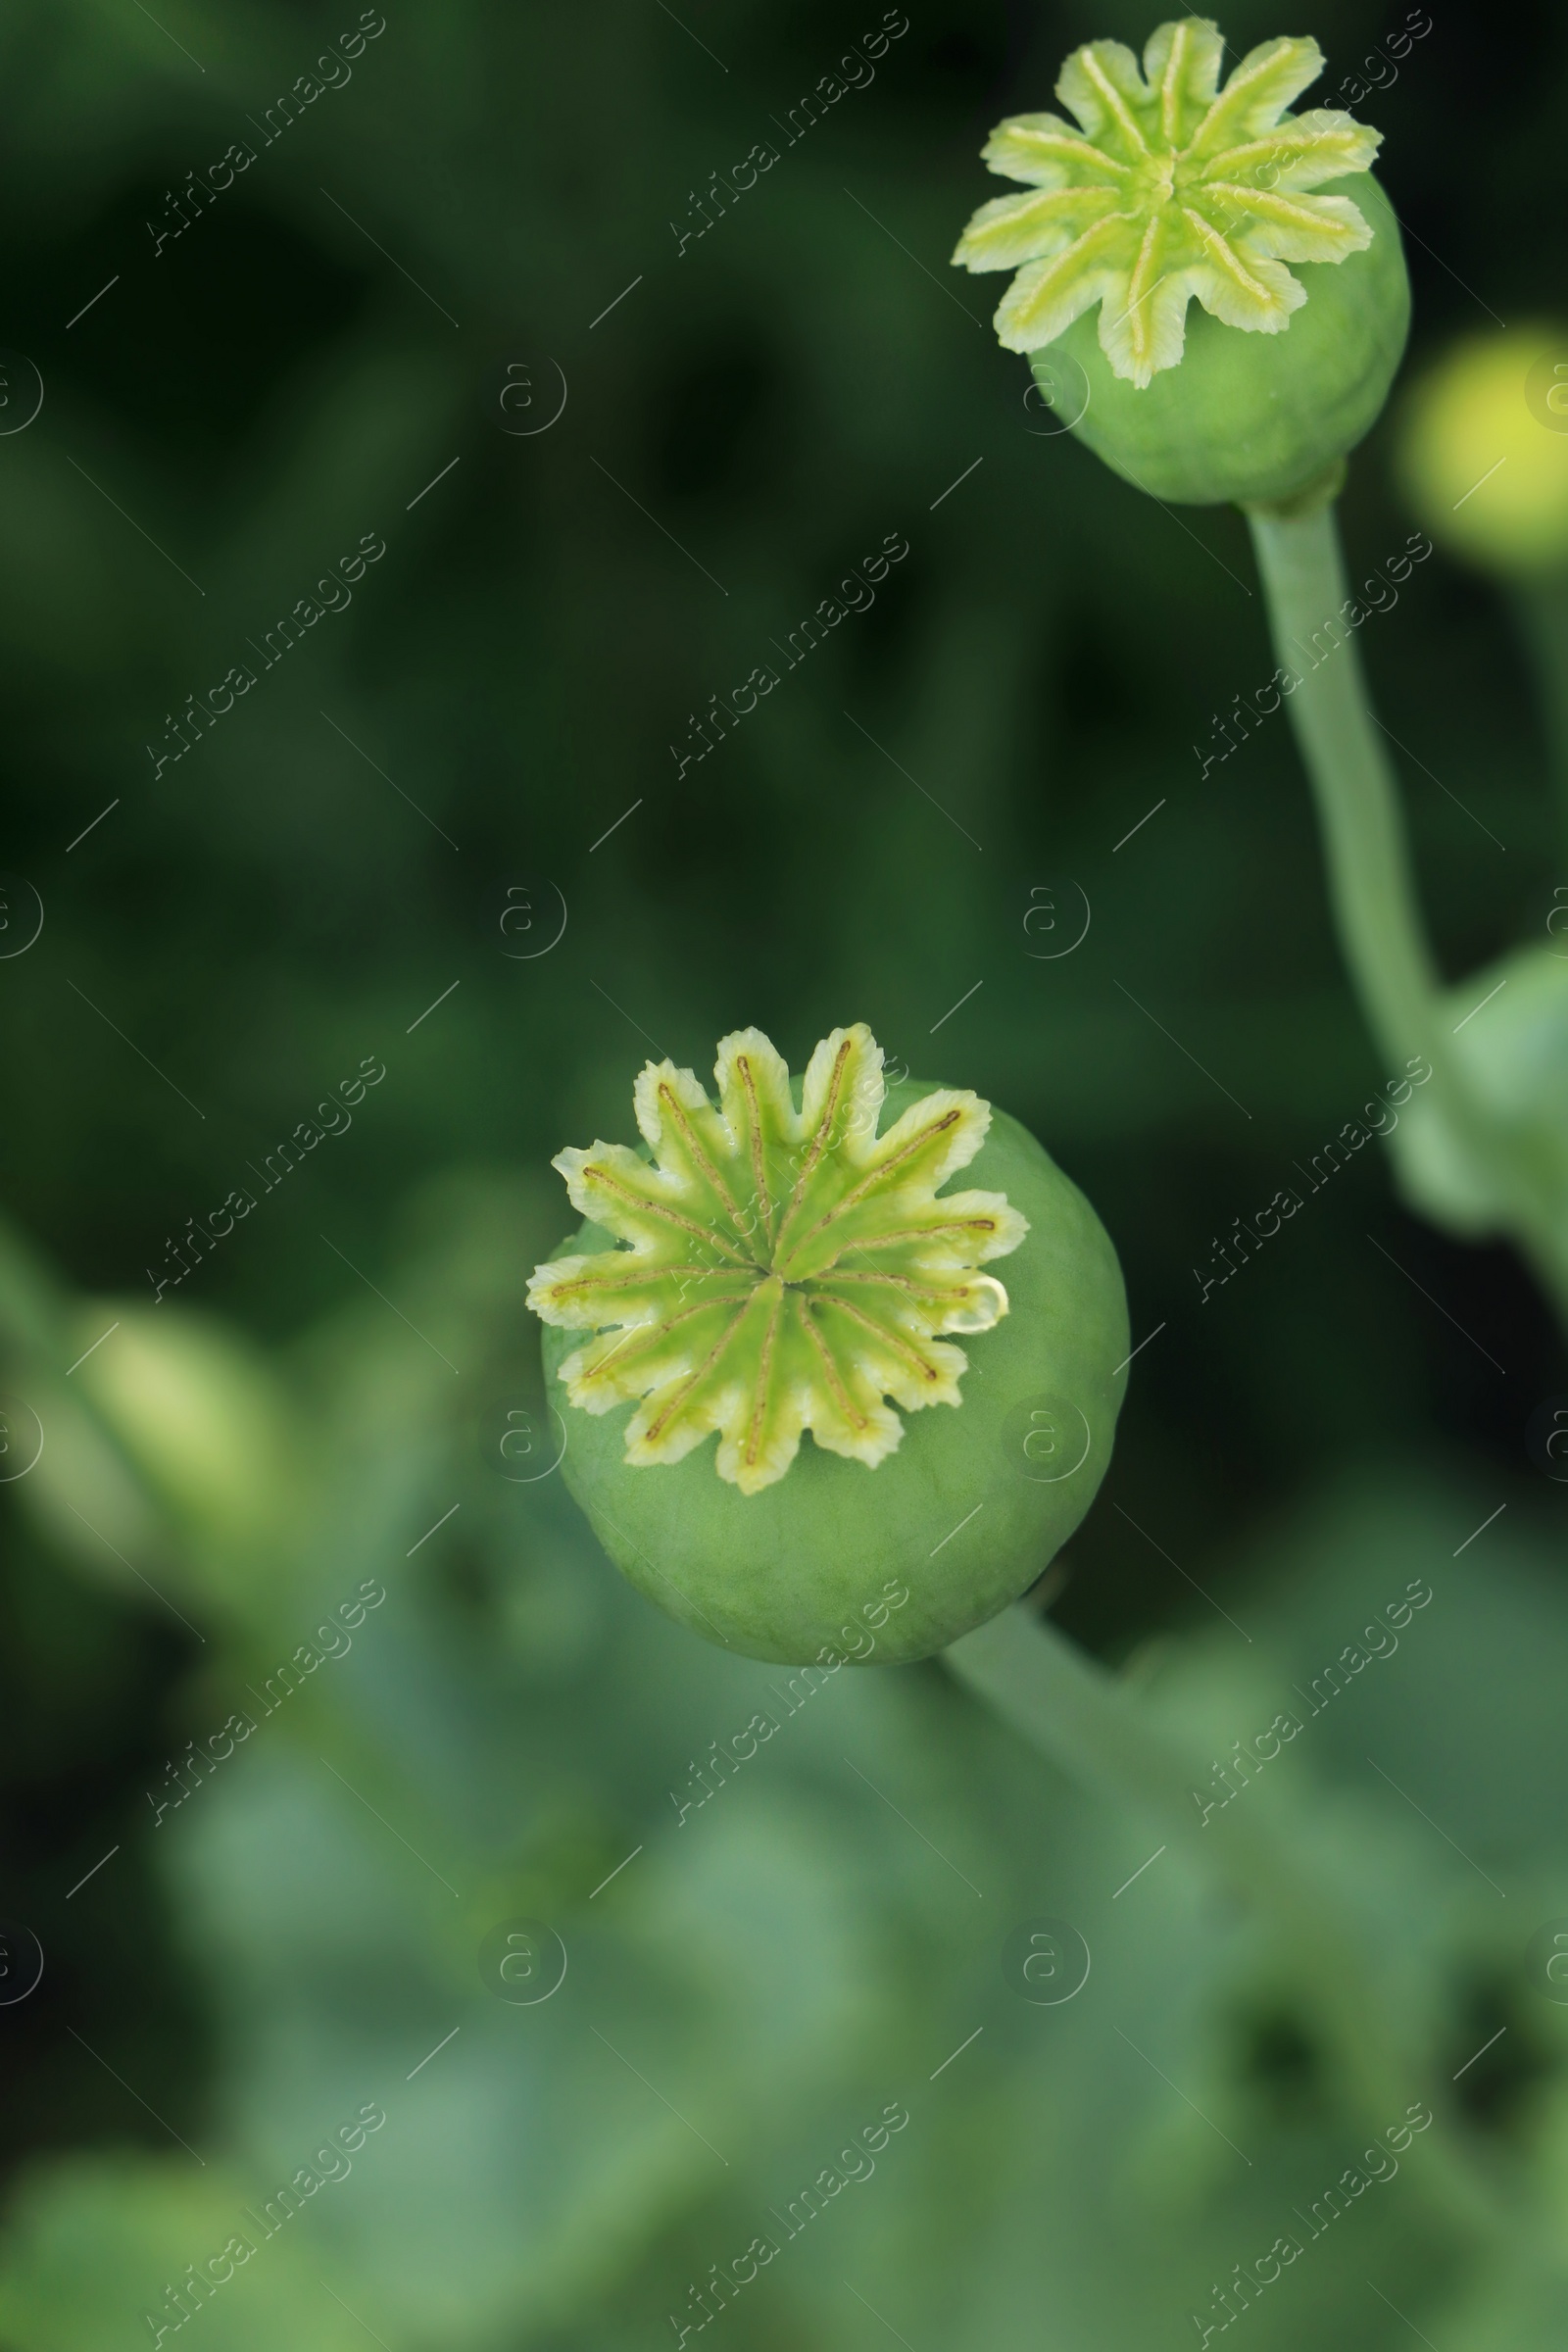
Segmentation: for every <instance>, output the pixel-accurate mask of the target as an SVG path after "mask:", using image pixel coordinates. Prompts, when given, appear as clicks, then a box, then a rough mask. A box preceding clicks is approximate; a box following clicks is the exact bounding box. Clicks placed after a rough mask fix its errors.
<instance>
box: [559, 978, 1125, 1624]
mask: <svg viewBox="0 0 1568 2352" xmlns="http://www.w3.org/2000/svg"><path fill="white" fill-rule="evenodd" d="M714 1076H715V1079H716V1083H717V1102H716V1104H715V1103H712V1102H711V1101H710V1099H709V1097H708V1095H707V1093H706V1092H705V1090H704V1088H703V1087H702V1085H701V1084H700V1083H699V1081H698V1080H697V1078H696V1077H695V1075H694V1074H693V1073H692V1072H691V1071H690V1070H681V1069H677V1068H676V1067H675V1066H674V1064H673V1063H672V1062H669V1061H662V1062H659V1063H653V1062H650V1063H649V1064H648V1065H647V1067H646V1068H645V1069H644V1070H643V1071H642V1073H641V1075H640V1076H639V1078H638V1079H637V1082H636V1087H635V1091H634V1097H633V1100H634V1103H635V1109H636V1119H637V1125H638V1128H639V1129H640V1131H641V1133H642V1136H643V1139H644V1149H643V1150H642V1151H633V1150H630V1149H628V1148H627V1147H626V1146H625V1145H622V1144H605V1143H596V1144H595V1145H593V1146H592V1148H591V1149H590V1150H588V1151H579V1150H575V1149H573V1150H568V1151H564V1152H561V1153H560V1154H559V1156H558V1157H557V1158H556V1160H555V1162H554V1165H555V1166H556V1167H557V1168H559V1169H560V1171H561V1173H562V1174H563V1176H564V1178H565V1180H566V1189H567V1192H568V1194H569V1195H570V1198H571V1202H572V1205H573V1207H575V1208H576V1209H578V1210H579V1211H580V1212H581V1214H582V1215H583V1217H584V1218H585V1219H586V1220H587V1222H586V1223H585V1224H584V1225H583V1227H582V1229H581V1231H580V1232H579V1233H578V1234H577V1236H576V1237H575V1238H574V1240H573V1241H572V1242H571V1243H570V1244H569V1245H567V1249H568V1250H569V1254H563V1255H558V1256H557V1257H556V1258H555V1259H553V1260H552V1261H551V1262H550V1263H549V1264H546V1265H542V1266H540V1267H539V1268H537V1270H536V1271H535V1274H534V1276H533V1280H532V1283H531V1285H530V1288H529V1295H528V1296H529V1303H530V1305H531V1306H532V1307H533V1309H534V1311H535V1313H536V1314H538V1315H539V1316H540V1317H541V1318H542V1320H543V1322H544V1323H545V1326H546V1330H545V1335H544V1348H545V1366H546V1372H547V1376H548V1379H549V1382H550V1391H551V1396H552V1399H553V1401H554V1403H555V1404H556V1406H557V1407H558V1409H560V1410H561V1411H562V1413H563V1415H564V1422H565V1425H566V1430H567V1440H566V1447H565V1453H564V1464H563V1467H564V1475H565V1477H566V1480H567V1483H568V1485H569V1486H570V1488H571V1491H572V1493H573V1494H574V1495H576V1497H577V1500H578V1501H579V1502H580V1503H581V1505H582V1507H583V1509H584V1510H585V1511H586V1512H587V1514H588V1517H589V1519H590V1520H591V1522H592V1523H593V1527H594V1530H595V1532H596V1534H597V1535H598V1537H599V1539H600V1541H601V1543H602V1544H604V1546H605V1549H606V1550H607V1551H608V1552H609V1554H610V1556H611V1558H612V1559H613V1561H614V1562H615V1564H616V1566H617V1567H618V1568H620V1569H621V1571H622V1572H623V1573H624V1574H625V1575H626V1576H627V1577H628V1578H629V1579H630V1581H631V1582H632V1583H633V1584H634V1585H636V1586H637V1587H638V1588H639V1589H640V1590H641V1591H642V1592H643V1593H646V1594H647V1596H648V1598H649V1599H651V1600H654V1601H657V1602H658V1603H659V1604H660V1606H661V1607H662V1608H664V1609H666V1610H667V1611H668V1612H669V1613H670V1615H671V1616H673V1617H676V1618H678V1619H679V1620H680V1622H681V1623H682V1624H683V1625H686V1626H688V1627H690V1628H691V1630H692V1631H693V1632H694V1633H698V1634H702V1635H705V1636H706V1637H707V1638H708V1639H709V1640H711V1641H714V1642H722V1643H723V1644H724V1645H725V1646H727V1647H729V1648H732V1649H736V1650H739V1651H743V1652H745V1653H746V1654H748V1655H749V1656H752V1657H759V1658H768V1659H774V1660H779V1661H787V1662H789V1663H802V1662H806V1661H809V1660H812V1659H815V1658H817V1657H818V1656H819V1654H820V1653H821V1652H822V1651H824V1649H830V1650H832V1651H833V1652H834V1653H835V1655H838V1656H841V1657H848V1656H858V1657H860V1658H863V1659H864V1660H865V1661H866V1662H868V1663H888V1662H893V1661H896V1660H900V1659H908V1658H919V1657H925V1656H928V1655H930V1654H931V1653H932V1652H933V1651H936V1650H938V1649H941V1648H943V1647H945V1646H946V1644H947V1643H948V1642H952V1641H954V1640H956V1638H957V1636H958V1635H960V1634H963V1633H966V1632H968V1631H969V1630H970V1629H971V1628H972V1627H974V1626H977V1625H979V1624H981V1623H982V1622H984V1621H985V1620H986V1619H987V1618H990V1617H992V1616H995V1615H996V1614H997V1613H998V1612H999V1611H1000V1610H1002V1609H1004V1608H1005V1607H1006V1605H1007V1604H1008V1603H1009V1602H1010V1601H1012V1600H1015V1599H1016V1598H1017V1596H1018V1595H1019V1593H1022V1592H1024V1591H1025V1590H1026V1589H1027V1588H1028V1587H1029V1586H1030V1585H1031V1584H1033V1583H1034V1582H1035V1580H1036V1579H1037V1578H1038V1577H1039V1576H1040V1575H1041V1574H1042V1572H1043V1571H1044V1570H1045V1568H1046V1567H1047V1566H1048V1565H1049V1563H1050V1561H1051V1559H1052V1557H1053V1555H1054V1552H1055V1551H1056V1550H1057V1549H1058V1548H1059V1546H1060V1545H1061V1544H1063V1543H1064V1542H1065V1541H1066V1539H1067V1537H1068V1536H1070V1535H1071V1534H1072V1532H1073V1530H1074V1528H1075V1527H1076V1526H1077V1525H1078V1523H1079V1521H1080V1520H1081V1519H1082V1517H1083V1515H1084V1513H1085V1512H1086V1511H1087V1509H1088V1508H1089V1505H1090V1503H1091V1501H1092V1500H1093V1499H1094V1495H1095V1492H1096V1489H1097V1488H1098V1487H1099V1484H1100V1481H1101V1479H1102V1477H1103V1474H1104V1470H1105V1466H1106V1463H1107V1461H1108V1460H1109V1456H1110V1447H1111V1437H1112V1432H1113V1430H1114V1426H1115V1420H1116V1412H1117V1408H1118V1405H1119V1403H1120V1399H1121V1395H1122V1392H1123V1389H1124V1387H1125V1384H1126V1377H1127V1376H1126V1365H1125V1359H1126V1356H1127V1351H1128V1334H1127V1308H1126V1300H1125V1297H1124V1294H1123V1290H1122V1281H1121V1270H1120V1267H1119V1266H1118V1264H1117V1260H1116V1253H1115V1250H1113V1248H1112V1247H1111V1244H1110V1241H1109V1238H1108V1236H1107V1235H1106V1233H1105V1230H1104V1228H1103V1225H1102V1224H1101V1222H1100V1220H1099V1218H1098V1217H1097V1216H1096V1214H1095V1212H1094V1210H1093V1208H1092V1207H1091V1206H1090V1204H1089V1202H1088V1201H1086V1200H1085V1199H1084V1197H1083V1195H1082V1194H1081V1193H1080V1192H1079V1191H1078V1189H1077V1187H1076V1186H1075V1185H1073V1184H1072V1183H1071V1182H1070V1181H1069V1180H1068V1178H1067V1177H1065V1176H1064V1175H1063V1174H1062V1172H1061V1170H1060V1169H1059V1168H1058V1167H1057V1166H1056V1165H1055V1163H1054V1161H1053V1160H1052V1159H1051V1157H1050V1156H1049V1154H1048V1153H1047V1152H1045V1151H1044V1150H1043V1149H1042V1147H1041V1146H1040V1145H1039V1144H1038V1143H1037V1142H1036V1141H1035V1139H1034V1137H1033V1136H1032V1135H1030V1134H1029V1133H1027V1131H1026V1130H1025V1129H1024V1128H1022V1127H1020V1126H1019V1125H1018V1123H1017V1121H1016V1120H1015V1119H1011V1118H1009V1117H1008V1116H1007V1115H1006V1113H1005V1111H1001V1110H995V1109H993V1108H992V1106H991V1105H990V1104H989V1103H983V1102H981V1101H980V1099H979V1097H978V1096H976V1095H974V1094H971V1093H967V1092H964V1091H962V1090H958V1089H955V1088H952V1087H942V1086H935V1085H932V1084H929V1083H925V1082H922V1081H919V1080H914V1079H906V1080H904V1081H903V1082H901V1083H898V1084H895V1085H891V1086H890V1085H889V1084H888V1083H887V1081H886V1080H885V1078H884V1075H883V1067H882V1050H881V1048H880V1047H879V1046H878V1045H877V1044H876V1041H875V1040H874V1038H873V1037H872V1036H871V1033H870V1031H869V1030H868V1029H867V1028H866V1027H865V1026H864V1024H863V1023H860V1022H858V1023H856V1025H855V1026H854V1027H853V1028H849V1029H835V1030H834V1031H833V1033H832V1035H831V1036H830V1037H827V1038H824V1039H823V1041H822V1043H821V1044H820V1045H819V1046H818V1047H817V1048H816V1051H815V1053H814V1054H812V1055H811V1058H810V1061H809V1064H808V1067H807V1070H806V1074H805V1077H804V1079H801V1080H792V1079H791V1076H790V1073H789V1070H788V1068H787V1066H786V1064H785V1062H784V1060H783V1057H782V1056H781V1055H780V1054H778V1053H777V1052H776V1050H775V1049H774V1047H773V1046H772V1045H771V1044H770V1043H769V1042H768V1040H767V1039H766V1038H765V1037H764V1036H763V1035H762V1034H761V1032H760V1030H757V1029H742V1030H738V1031H736V1032H735V1033H734V1034H733V1035H731V1036H729V1037H726V1038H723V1039H722V1040H721V1041H720V1043H719V1047H718V1059H717V1064H716V1067H715V1071H714ZM960 1170H962V1171H964V1174H965V1182H964V1184H963V1186H962V1188H961V1189H944V1188H947V1187H948V1186H949V1182H950V1179H951V1178H953V1177H955V1176H956V1175H957V1174H958V1172H959V1171H960ZM960 1341H961V1342H962V1345H959V1342H960ZM715 1436H716V1441H717V1442H716V1445H715V1443H714V1439H715ZM901 1596H902V1597H901Z"/></svg>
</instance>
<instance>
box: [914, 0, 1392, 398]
mask: <svg viewBox="0 0 1568 2352" xmlns="http://www.w3.org/2000/svg"><path fill="white" fill-rule="evenodd" d="M1223 53H1224V43H1223V41H1222V39H1221V37H1220V32H1219V27H1218V25H1215V24H1214V23H1213V22H1212V21H1211V20H1210V19H1208V18H1198V17H1189V18H1185V19H1183V20H1182V21H1181V22H1180V23H1175V24H1168V25H1160V26H1159V27H1158V28H1157V30H1156V31H1155V32H1154V33H1153V34H1152V36H1151V38H1150V40H1149V42H1148V44H1147V46H1146V48H1145V50H1144V59H1143V66H1142V68H1140V66H1139V62H1138V60H1137V58H1136V57H1135V56H1134V55H1133V52H1132V51H1131V50H1130V49H1128V48H1127V47H1125V46H1124V44H1123V43H1122V42H1120V41H1092V42H1090V43H1089V44H1088V46H1087V47H1086V48H1082V49H1078V50H1075V51H1074V52H1073V54H1072V56H1071V57H1069V58H1068V60H1067V62H1066V64H1065V65H1064V66H1063V68H1062V70H1061V75H1060V78H1059V79H1058V81H1057V83H1056V95H1057V97H1058V98H1059V99H1060V100H1061V102H1062V104H1063V105H1064V106H1065V107H1066V108H1067V109H1068V110H1069V112H1070V113H1071V114H1072V115H1073V116H1074V117H1075V118H1076V122H1077V125H1078V127H1077V129H1075V128H1074V127H1073V124H1072V123H1066V122H1063V121H1062V119H1061V118H1060V117H1059V116H1057V115H1050V114H1040V115H1017V116H1014V117H1012V118H1011V119H1010V120H1009V121H1007V122H1005V123H1001V124H1000V125H999V126H998V128H997V129H996V130H995V131H994V132H993V133H992V135H991V137H990V139H989V140H988V141H987V143H986V146H985V148H984V149H983V150H982V153H983V155H984V159H985V161H986V163H987V164H988V165H989V167H990V169H991V170H992V171H993V172H998V173H999V174H1000V175H1001V176H1002V177H1004V178H1005V179H1015V180H1021V181H1023V182H1024V183H1025V185H1026V186H1027V187H1028V188H1029V189H1030V190H1032V191H1033V192H1032V193H1030V194H1027V195H1023V196H1001V197H998V198H996V199H995V200H994V201H993V202H992V203H990V204H983V205H982V206H981V207H980V209H979V211H978V212H977V213H976V214H975V215H974V218H973V219H972V220H971V221H970V222H969V225H968V227H967V228H966V229H965V230H964V232H963V235H962V236H961V237H960V238H959V240H958V245H957V250H956V252H955V254H954V256H953V259H954V262H955V263H956V265H957V266H958V267H960V268H962V269H967V270H1014V269H1015V270H1017V272H1018V274H1017V276H1016V277H1015V278H1014V279H1013V281H1012V284H1011V285H1010V286H1009V287H1008V288H1007V291H1006V293H1005V295H1004V296H1003V298H1002V303H1001V306H1000V308H999V309H998V311H997V315H996V327H997V333H998V335H999V336H1000V338H1001V340H1002V342H1003V343H1004V344H1005V346H1006V347H1007V348H1008V349H1009V350H1011V351H1038V350H1039V349H1041V348H1042V346H1044V345H1045V344H1048V343H1053V342H1054V341H1055V339H1056V337H1057V336H1058V335H1060V334H1062V333H1064V332H1065V330H1066V329H1067V328H1068V327H1069V326H1070V325H1071V324H1072V322H1073V320H1074V319H1077V318H1079V317H1080V316H1081V315H1082V313H1083V312H1085V311H1087V310H1091V309H1092V308H1093V307H1094V305H1095V304H1096V303H1099V305H1100V342H1101V348H1102V349H1103V352H1104V353H1105V356H1106V358H1107V359H1108V360H1109V362H1110V364H1111V367H1112V368H1113V369H1114V371H1115V372H1116V374H1117V375H1120V376H1124V377H1126V378H1127V379H1128V380H1129V381H1130V382H1132V383H1134V384H1137V385H1138V386H1139V387H1140V388H1143V387H1145V386H1147V385H1148V384H1149V383H1151V382H1152V379H1153V377H1154V376H1155V375H1156V374H1157V373H1158V372H1159V371H1160V370H1161V369H1162V368H1174V367H1177V366H1178V365H1179V364H1180V361H1181V357H1182V352H1183V349H1184V347H1185V342H1186V333H1187V323H1186V322H1187V306H1188V304H1189V302H1191V301H1192V300H1193V299H1194V298H1195V297H1196V298H1197V300H1198V301H1199V302H1201V304H1202V306H1203V308H1204V309H1205V310H1206V311H1207V312H1209V313H1210V315H1211V316H1212V317H1213V318H1215V319H1220V320H1221V321H1222V322H1223V323H1224V324H1225V325H1227V326H1237V327H1241V328H1243V329H1245V330H1246V331H1248V332H1250V333H1252V334H1279V333H1282V332H1283V331H1284V329H1285V328H1286V327H1288V326H1289V324H1290V321H1291V316H1292V314H1293V312H1295V311H1298V310H1299V308H1300V306H1301V304H1302V303H1303V302H1305V300H1306V290H1305V288H1304V287H1303V286H1302V284H1301V282H1300V280H1299V278H1297V277H1293V276H1292V274H1291V272H1290V270H1288V269H1286V268H1285V267H1284V265H1285V264H1286V263H1287V262H1342V261H1344V260H1345V259H1346V258H1347V256H1348V255H1349V254H1352V253H1360V252H1362V251H1364V250H1365V248H1366V247H1367V246H1368V245H1369V244H1370V243H1371V241H1372V231H1371V229H1370V228H1369V227H1368V225H1367V223H1366V221H1365V220H1364V219H1363V217H1362V215H1361V214H1360V212H1359V211H1358V210H1357V208H1356V207H1355V206H1354V205H1353V204H1351V203H1350V202H1349V200H1348V198H1346V197H1344V196H1315V195H1312V194H1310V193H1309V191H1310V190H1312V189H1314V188H1318V187H1321V186H1323V185H1324V184H1325V182H1327V181H1330V180H1336V179H1343V178H1345V177H1347V176H1348V175H1349V174H1351V173H1354V172H1365V171H1368V170H1369V169H1370V168H1371V165H1372V161H1373V158H1374V157H1375V156H1376V154H1377V151H1378V148H1379V147H1380V146H1381V144H1382V133H1381V132H1379V131H1376V130H1371V129H1368V128H1367V127H1366V125H1365V124H1363V123H1356V122H1355V121H1353V120H1352V118H1351V117H1350V116H1349V115H1347V114H1342V113H1340V112H1338V111H1336V110H1334V109H1331V108H1318V109H1316V110H1315V111H1313V112H1312V113H1309V114H1305V115H1290V114H1287V113H1286V111H1285V110H1286V109H1287V108H1288V107H1289V106H1290V105H1291V104H1292V103H1293V101H1294V100H1295V99H1297V98H1299V96H1300V94H1301V92H1302V91H1303V90H1304V89H1305V88H1306V87H1307V85H1308V83H1309V82H1312V81H1314V80H1315V79H1316V78H1317V76H1318V74H1319V73H1321V72H1322V70H1323V53H1322V51H1321V50H1320V49H1319V47H1318V45H1317V43H1316V41H1313V40H1274V41H1264V42H1263V43H1261V44H1260V46H1259V47H1257V48H1255V49H1253V50H1252V51H1251V52H1250V55H1248V56H1247V57H1245V58H1244V59H1243V60H1242V62H1241V64H1240V65H1239V66H1238V67H1237V69H1236V71H1235V73H1232V75H1231V76H1230V79H1229V80H1228V81H1227V82H1226V84H1225V86H1224V88H1223V89H1221V88H1220V86H1219V71H1220V64H1221V60H1222V57H1223Z"/></svg>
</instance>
